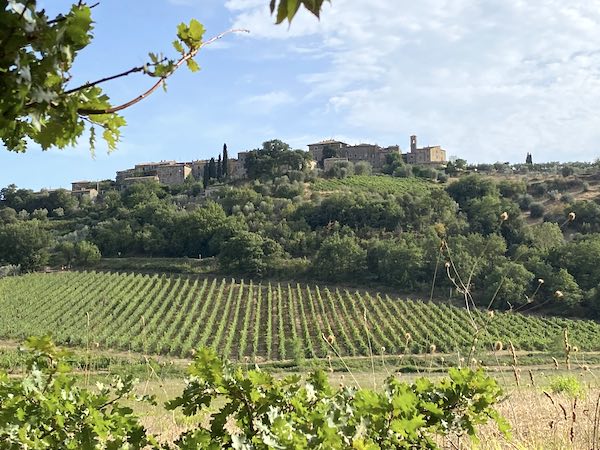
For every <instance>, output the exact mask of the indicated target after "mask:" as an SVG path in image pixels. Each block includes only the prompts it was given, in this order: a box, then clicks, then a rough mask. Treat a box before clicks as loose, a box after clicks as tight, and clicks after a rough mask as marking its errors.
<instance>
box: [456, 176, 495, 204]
mask: <svg viewBox="0 0 600 450" xmlns="http://www.w3.org/2000/svg"><path fill="white" fill-rule="evenodd" d="M446 191H448V193H449V194H450V196H451V197H452V198H453V199H454V200H455V201H456V202H457V203H458V204H459V205H460V206H461V208H464V207H465V206H467V204H468V203H469V202H470V201H471V200H474V199H478V198H483V197H486V196H490V197H497V196H498V188H497V186H496V184H495V183H494V181H493V180H491V179H490V178H485V177H482V176H479V175H467V176H464V177H461V178H460V179H459V180H458V181H455V182H454V183H451V184H450V185H449V186H448V187H447V188H446Z"/></svg>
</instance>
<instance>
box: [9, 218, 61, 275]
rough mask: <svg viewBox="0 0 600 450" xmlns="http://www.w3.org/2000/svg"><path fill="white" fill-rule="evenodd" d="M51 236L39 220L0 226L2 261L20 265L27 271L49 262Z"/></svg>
mask: <svg viewBox="0 0 600 450" xmlns="http://www.w3.org/2000/svg"><path fill="white" fill-rule="evenodd" d="M50 239H51V237H50V234H49V233H48V232H47V231H46V230H44V229H43V228H42V226H41V224H40V222H39V221H38V220H35V219H34V220H30V221H27V222H24V223H9V224H6V225H0V261H4V262H7V263H10V264H16V265H20V266H21V268H22V269H23V270H25V271H31V270H35V269H38V268H40V267H42V266H43V265H44V264H46V263H47V262H48V257H49V255H48V247H49V245H50Z"/></svg>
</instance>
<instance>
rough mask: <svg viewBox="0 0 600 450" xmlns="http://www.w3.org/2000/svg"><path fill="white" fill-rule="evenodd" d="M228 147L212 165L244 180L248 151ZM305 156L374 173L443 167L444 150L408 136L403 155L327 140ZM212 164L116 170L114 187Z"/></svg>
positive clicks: (91, 189) (163, 180)
mask: <svg viewBox="0 0 600 450" xmlns="http://www.w3.org/2000/svg"><path fill="white" fill-rule="evenodd" d="M226 152H227V146H224V156H223V161H221V155H219V160H218V161H214V159H212V162H213V164H216V165H218V166H219V167H221V165H226V168H223V169H219V170H223V171H224V173H227V177H228V178H229V179H231V180H239V179H244V178H245V177H246V175H247V173H246V159H247V157H248V155H249V153H250V152H248V151H244V152H239V153H238V155H237V158H227V157H226V156H225V155H226ZM308 153H309V154H310V156H311V158H312V165H313V168H314V167H319V168H321V169H323V170H325V171H326V172H327V171H328V170H329V169H331V168H332V167H333V166H334V165H335V164H336V163H339V162H351V163H358V162H368V163H369V164H370V165H371V167H372V168H373V171H374V172H379V171H381V169H382V167H383V165H384V163H385V161H386V157H387V156H388V155H393V154H396V155H399V156H401V157H402V160H403V161H404V163H406V164H414V165H443V164H445V163H446V151H445V150H444V149H443V148H442V147H441V146H439V145H436V146H428V147H421V148H419V147H418V146H417V136H415V135H413V136H411V137H410V151H409V152H406V153H402V150H401V149H400V146H398V145H393V146H388V147H381V146H379V145H377V144H364V143H362V144H357V145H349V144H347V143H345V142H342V141H338V140H333V139H328V140H323V141H320V142H317V143H314V144H308ZM210 164H211V160H210V159H199V160H193V161H189V162H178V161H174V160H169V161H159V162H147V163H140V164H136V165H135V166H134V167H133V168H130V169H125V170H120V171H117V173H116V177H115V183H116V185H117V187H119V188H121V187H126V186H129V185H131V184H134V183H140V182H145V181H155V182H158V183H160V184H164V185H167V186H177V185H181V184H183V183H184V182H185V180H186V179H188V177H190V176H191V177H193V179H195V180H201V179H202V178H203V176H204V172H205V171H207V170H208V167H209V165H210ZM71 191H72V193H73V194H74V195H77V196H87V197H90V198H95V197H96V196H97V195H98V183H97V182H95V181H75V182H73V183H72V184H71Z"/></svg>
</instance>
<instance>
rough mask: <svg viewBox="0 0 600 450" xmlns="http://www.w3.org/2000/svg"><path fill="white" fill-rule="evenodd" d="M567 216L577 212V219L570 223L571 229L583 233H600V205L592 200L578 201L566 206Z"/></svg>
mask: <svg viewBox="0 0 600 450" xmlns="http://www.w3.org/2000/svg"><path fill="white" fill-rule="evenodd" d="M564 211H565V217H567V216H568V215H569V213H571V212H573V213H575V220H574V221H573V222H572V223H570V224H569V228H570V229H575V230H577V231H581V232H582V233H600V205H598V204H597V203H595V202H590V201H577V202H575V203H573V204H571V205H569V206H567V207H566V208H565V210H564Z"/></svg>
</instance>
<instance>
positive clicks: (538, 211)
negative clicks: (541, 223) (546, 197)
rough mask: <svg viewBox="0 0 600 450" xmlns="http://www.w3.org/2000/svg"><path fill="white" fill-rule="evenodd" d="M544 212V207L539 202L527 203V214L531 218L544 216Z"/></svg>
mask: <svg viewBox="0 0 600 450" xmlns="http://www.w3.org/2000/svg"><path fill="white" fill-rule="evenodd" d="M544 212H546V208H544V205H543V204H541V203H537V202H536V203H531V204H530V205H529V214H530V216H531V217H532V218H534V219H538V218H540V217H543V216H544Z"/></svg>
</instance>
